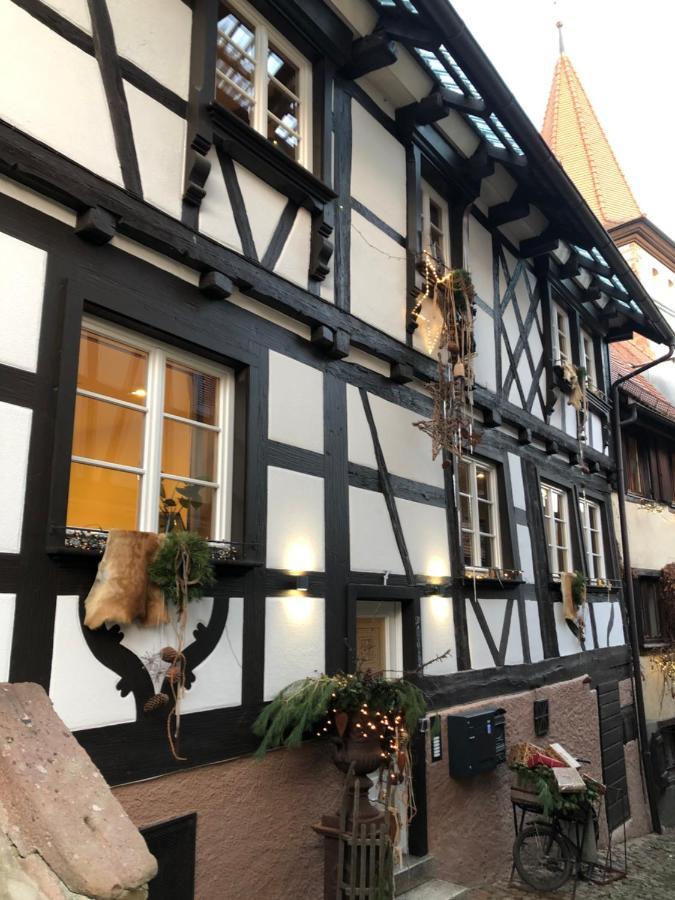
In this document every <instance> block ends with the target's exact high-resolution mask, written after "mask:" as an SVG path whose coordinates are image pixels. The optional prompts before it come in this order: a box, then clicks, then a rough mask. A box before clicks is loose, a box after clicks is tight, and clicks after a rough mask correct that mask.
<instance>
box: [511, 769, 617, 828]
mask: <svg viewBox="0 0 675 900" xmlns="http://www.w3.org/2000/svg"><path fill="white" fill-rule="evenodd" d="M510 768H511V769H512V770H513V771H514V772H517V773H518V775H519V776H520V777H521V778H522V779H523V780H524V781H526V782H527V784H528V785H530V787H531V788H532V789H533V791H534V793H535V794H536V795H537V799H538V801H539V803H540V804H541V806H542V809H543V812H544V815H545V816H551V815H552V814H553V813H563V814H565V813H566V814H568V815H569V814H572V815H574V814H576V813H585V812H586V811H587V810H588V808H589V807H590V806H594V805H595V804H596V803H598V801H599V800H600V792H599V790H598V788H597V787H596V785H595V784H594V782H592V781H588V780H587V781H586V790H585V791H583V792H582V791H579V792H575V793H569V794H563V793H561V791H560V788H559V787H558V783H557V781H556V780H555V775H554V774H553V769H552V768H551V767H550V766H532V768H530V767H529V766H526V765H524V764H523V763H512V764H511V766H510Z"/></svg>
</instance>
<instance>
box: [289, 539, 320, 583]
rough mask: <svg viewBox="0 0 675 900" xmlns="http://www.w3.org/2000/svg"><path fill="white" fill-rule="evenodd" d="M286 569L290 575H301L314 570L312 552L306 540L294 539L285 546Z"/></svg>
mask: <svg viewBox="0 0 675 900" xmlns="http://www.w3.org/2000/svg"><path fill="white" fill-rule="evenodd" d="M284 555H285V560H286V566H285V567H286V569H288V571H289V573H290V574H291V575H302V574H304V573H305V572H312V571H313V570H314V553H313V552H312V548H311V547H310V545H309V543H308V542H307V541H294V542H293V543H292V544H290V545H289V546H288V547H287V548H286V552H285V554H284Z"/></svg>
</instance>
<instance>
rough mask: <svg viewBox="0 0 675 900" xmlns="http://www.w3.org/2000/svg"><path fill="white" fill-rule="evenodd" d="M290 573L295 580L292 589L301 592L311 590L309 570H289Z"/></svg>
mask: <svg viewBox="0 0 675 900" xmlns="http://www.w3.org/2000/svg"><path fill="white" fill-rule="evenodd" d="M288 574H289V575H290V576H291V579H292V581H293V587H292V588H291V590H294V591H298V592H299V593H301V594H304V593H306V592H307V591H308V590H309V575H308V574H307V572H289V573H288Z"/></svg>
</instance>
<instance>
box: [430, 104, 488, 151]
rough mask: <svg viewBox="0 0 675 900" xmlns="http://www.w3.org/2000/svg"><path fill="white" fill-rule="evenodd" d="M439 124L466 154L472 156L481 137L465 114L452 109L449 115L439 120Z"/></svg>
mask: <svg viewBox="0 0 675 900" xmlns="http://www.w3.org/2000/svg"><path fill="white" fill-rule="evenodd" d="M437 126H438V128H440V129H441V131H444V132H445V133H446V134H447V136H448V137H449V138H450V140H451V141H452V142H453V143H454V144H455V146H457V147H459V149H460V150H461V151H462V153H464V155H465V156H471V155H472V154H473V152H474V150H475V149H476V148H477V147H478V145H479V144H480V138H479V137H478V135H477V134H476V132H475V131H474V130H473V128H471V127H470V126H469V125H468V124H467V122H466V119H465V118H464V116H462V115H460V113H458V112H455V111H454V110H451V111H450V114H449V115H448V116H446V117H445V118H444V119H441V120H440V122H437Z"/></svg>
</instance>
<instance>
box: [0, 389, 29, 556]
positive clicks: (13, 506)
mask: <svg viewBox="0 0 675 900" xmlns="http://www.w3.org/2000/svg"><path fill="white" fill-rule="evenodd" d="M32 415H33V414H32V411H31V410H30V409H26V408H25V407H23V406H13V405H12V404H10V403H0V435H2V440H0V473H2V474H1V475H0V489H1V491H2V504H1V505H0V553H18V552H19V550H20V549H21V526H22V523H23V504H24V497H25V494H26V469H27V467H28V447H29V443H30V430H31V421H32Z"/></svg>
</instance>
